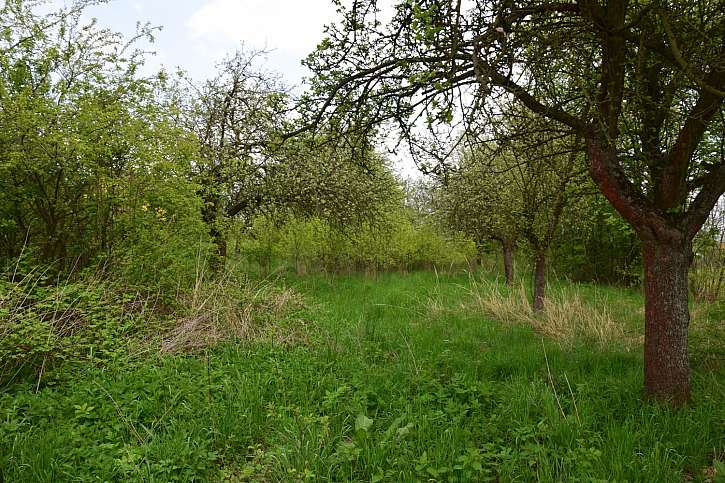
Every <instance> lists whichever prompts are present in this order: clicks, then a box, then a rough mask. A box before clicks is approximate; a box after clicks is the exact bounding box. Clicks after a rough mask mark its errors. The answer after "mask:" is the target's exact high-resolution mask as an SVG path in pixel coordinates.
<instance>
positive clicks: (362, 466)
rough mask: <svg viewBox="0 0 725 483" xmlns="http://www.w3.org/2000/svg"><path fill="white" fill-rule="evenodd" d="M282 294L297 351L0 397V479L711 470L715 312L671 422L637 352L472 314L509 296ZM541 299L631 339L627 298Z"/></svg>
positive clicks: (340, 289) (206, 357)
mask: <svg viewBox="0 0 725 483" xmlns="http://www.w3.org/2000/svg"><path fill="white" fill-rule="evenodd" d="M287 284H288V285H291V286H292V287H293V288H294V289H295V290H296V291H298V292H300V293H302V294H303V296H304V297H305V300H306V308H304V309H302V311H301V312H296V313H294V314H293V315H290V316H288V317H294V318H296V319H300V320H302V323H303V324H302V325H303V326H304V327H306V330H307V331H308V336H307V337H305V338H299V337H296V338H291V339H290V340H287V339H285V338H284V337H277V338H275V339H274V340H272V339H261V340H237V341H228V342H225V343H221V344H219V345H216V346H214V347H210V348H206V349H199V350H197V351H196V352H194V353H192V354H184V353H180V354H163V353H160V354H159V355H158V356H155V357H153V358H150V359H145V360H143V361H134V362H128V363H123V364H120V363H119V364H117V365H111V366H108V367H104V368H100V367H98V368H96V367H92V368H86V369H84V370H83V371H82V372H79V371H78V370H74V371H71V372H68V373H63V372H62V371H58V373H57V374H55V375H54V379H49V380H53V381H54V384H53V385H48V386H45V387H42V388H41V389H40V390H39V391H38V392H37V393H36V392H35V391H34V389H35V386H34V384H33V383H31V382H28V383H27V384H20V385H17V386H15V387H14V388H12V389H10V390H9V391H7V392H6V393H5V394H2V395H0V437H1V439H0V475H2V477H3V478H4V481H13V482H22V481H48V482H50V481H54V482H55V481H159V482H160V481H366V482H370V481H396V482H397V481H657V482H669V481H672V482H675V481H686V480H687V481H713V480H714V479H715V478H718V477H719V476H721V475H722V473H720V475H717V468H721V471H722V465H721V463H720V462H722V461H723V460H724V459H725V368H724V366H723V363H722V359H721V357H722V356H723V352H722V339H721V337H722V331H721V329H722V318H719V319H718V317H721V314H718V313H714V315H713V314H710V313H707V311H704V310H702V311H701V312H702V315H701V318H702V320H703V321H704V322H698V323H693V344H692V345H693V347H692V350H693V366H694V368H693V369H694V374H693V399H694V402H693V403H692V404H691V405H690V406H688V407H686V408H684V409H681V410H673V409H670V408H668V407H664V406H659V405H655V404H650V403H647V402H644V401H643V400H642V397H641V393H642V356H641V350H640V349H636V350H633V349H632V348H631V347H628V346H627V344H614V343H613V344H611V345H610V346H608V345H603V344H601V343H597V342H596V341H593V340H590V339H588V338H586V337H582V338H580V339H579V338H577V339H576V340H575V341H574V342H573V343H572V342H571V341H568V342H567V343H562V342H561V341H560V340H557V338H556V337H553V336H551V335H549V336H546V337H545V336H543V335H542V332H541V331H540V330H535V329H534V328H533V327H532V326H531V325H529V324H526V323H517V322H516V321H509V322H503V321H498V320H494V319H493V317H491V316H490V314H489V313H487V312H486V311H485V310H478V309H477V308H476V301H477V300H478V299H480V297H481V296H486V294H483V295H482V294H481V291H482V290H484V291H487V290H488V291H490V290H493V289H494V288H496V290H498V291H499V292H500V294H501V296H504V297H505V296H507V294H508V293H507V292H506V290H507V289H506V288H505V287H502V286H500V285H498V284H497V282H495V281H491V280H488V281H486V282H485V283H483V282H482V281H481V280H480V279H475V278H471V277H469V276H468V275H447V274H436V273H432V272H417V273H412V274H408V275H399V274H383V275H379V276H377V277H374V278H371V277H365V276H361V275H350V276H335V277H327V276H308V277H304V278H291V277H290V278H289V279H288V280H287ZM551 289H552V290H553V291H554V293H560V294H563V293H576V295H577V296H578V297H579V298H580V299H581V300H582V301H583V303H584V304H585V305H586V306H587V307H589V308H590V309H591V310H597V308H602V307H606V308H607V310H608V314H609V315H608V316H609V317H610V318H611V319H612V320H614V321H617V322H618V323H621V324H622V325H623V327H622V333H623V334H627V335H632V334H637V333H641V325H642V311H641V304H642V301H641V297H640V295H639V294H638V293H637V292H636V291H631V290H624V289H615V288H604V287H598V286H594V285H576V286H574V285H573V284H570V283H567V282H553V283H552V284H551ZM557 291H558V292H557ZM477 297H478V299H477ZM300 320H296V321H294V323H292V322H291V321H290V320H282V321H279V327H280V328H281V329H278V331H279V330H284V327H286V326H288V325H289V326H290V327H294V328H295V330H299V327H300ZM698 320H699V319H698ZM701 326H702V327H704V329H702V330H700V328H701ZM705 329H706V330H707V331H705ZM708 331H709V332H708ZM695 332H697V333H696V334H695ZM718 337H720V339H719V341H718ZM713 338H714V339H715V340H713ZM0 479H2V478H0Z"/></svg>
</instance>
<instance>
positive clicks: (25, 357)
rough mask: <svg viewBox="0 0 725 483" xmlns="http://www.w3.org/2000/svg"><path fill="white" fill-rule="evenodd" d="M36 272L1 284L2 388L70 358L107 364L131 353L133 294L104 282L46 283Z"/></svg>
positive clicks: (0, 356)
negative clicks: (120, 292)
mask: <svg viewBox="0 0 725 483" xmlns="http://www.w3.org/2000/svg"><path fill="white" fill-rule="evenodd" d="M48 282H49V280H47V279H46V278H45V277H44V275H43V274H38V273H34V274H31V275H28V276H25V277H23V279H22V280H20V281H18V282H9V281H2V282H0V361H2V362H0V387H2V386H5V385H7V384H8V383H11V382H13V381H14V380H16V379H18V378H19V377H22V376H23V375H27V374H32V373H36V374H37V375H38V377H42V375H43V372H45V371H48V370H50V369H52V368H53V367H55V366H56V365H58V364H60V363H62V362H66V361H81V360H84V361H90V362H93V363H101V362H105V361H110V360H114V359H116V358H118V357H119V356H121V355H122V354H125V353H126V350H125V343H126V336H127V334H128V333H129V332H130V331H131V330H132V329H133V326H134V324H133V315H131V314H127V313H125V311H124V309H123V307H124V303H126V304H128V305H130V306H133V305H134V303H136V302H135V300H134V297H133V296H132V295H127V296H122V295H118V293H117V292H115V291H113V290H111V289H110V287H109V286H108V285H107V284H104V283H101V282H95V283H89V282H66V283H61V284H58V285H46V284H47V283H48Z"/></svg>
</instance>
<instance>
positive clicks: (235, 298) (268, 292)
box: [161, 277, 307, 353]
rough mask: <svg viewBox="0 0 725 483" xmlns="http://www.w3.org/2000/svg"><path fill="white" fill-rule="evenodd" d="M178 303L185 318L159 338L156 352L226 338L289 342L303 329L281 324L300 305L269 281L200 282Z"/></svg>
mask: <svg viewBox="0 0 725 483" xmlns="http://www.w3.org/2000/svg"><path fill="white" fill-rule="evenodd" d="M181 302H182V304H183V305H184V306H186V307H187V313H188V315H186V316H185V317H182V318H180V319H178V320H177V322H176V325H175V326H174V327H173V328H172V329H171V330H169V331H168V332H167V333H166V334H165V335H164V336H163V338H162V340H161V351H162V352H167V353H175V352H184V351H194V350H197V349H201V348H205V347H209V346H213V345H215V344H218V343H219V342H222V341H225V340H231V339H241V340H250V339H264V340H272V341H274V342H278V343H285V344H289V343H297V342H301V341H305V340H306V337H307V336H306V331H304V330H302V328H301V327H299V326H295V324H291V323H290V320H287V319H288V318H289V315H290V314H291V313H292V312H294V311H295V310H298V309H300V308H301V307H302V306H303V301H302V297H301V295H300V294H298V293H297V292H295V291H293V290H292V289H289V288H287V289H282V288H279V287H277V286H275V285H274V284H273V283H271V282H269V281H262V282H257V283H252V282H249V281H244V280H236V279H231V278H228V277H224V278H222V279H220V280H217V281H214V282H204V281H201V280H200V281H199V282H198V283H197V284H196V286H195V287H194V290H193V291H192V293H191V294H190V295H188V296H186V297H185V298H184V299H183V300H182V301H181ZM283 321H284V323H283ZM298 322H299V321H298ZM298 325H299V324H298Z"/></svg>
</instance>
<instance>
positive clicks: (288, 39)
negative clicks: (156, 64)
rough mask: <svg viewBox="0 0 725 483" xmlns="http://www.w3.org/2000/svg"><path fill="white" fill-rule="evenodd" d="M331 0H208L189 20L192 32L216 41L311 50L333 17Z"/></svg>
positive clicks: (289, 50)
mask: <svg viewBox="0 0 725 483" xmlns="http://www.w3.org/2000/svg"><path fill="white" fill-rule="evenodd" d="M331 3H332V2H331V1H330V0H304V1H302V0H207V1H206V2H205V3H204V5H202V6H201V7H200V8H199V9H197V10H196V11H195V12H194V13H193V14H192V15H191V17H190V18H189V19H188V21H187V27H188V28H189V29H190V31H191V33H192V35H193V36H194V37H195V38H197V39H199V40H201V41H204V42H207V43H210V44H216V45H223V44H232V43H238V42H240V41H244V42H245V43H246V44H249V45H250V46H251V47H254V48H263V47H264V48H267V49H277V50H280V51H285V52H286V53H294V54H295V55H296V56H297V57H298V58H302V57H304V56H305V55H306V54H308V53H309V52H311V51H312V50H313V49H314V48H315V46H316V45H317V43H318V42H319V41H320V40H322V37H323V26H324V25H325V23H327V22H330V20H331V19H333V18H334V13H335V10H334V7H333V6H332V5H331Z"/></svg>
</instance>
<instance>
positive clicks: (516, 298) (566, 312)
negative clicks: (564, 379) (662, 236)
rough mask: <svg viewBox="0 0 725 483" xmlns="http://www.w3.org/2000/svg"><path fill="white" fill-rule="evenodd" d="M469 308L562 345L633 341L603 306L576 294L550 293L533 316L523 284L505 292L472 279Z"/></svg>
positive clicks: (620, 323)
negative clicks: (580, 341)
mask: <svg viewBox="0 0 725 483" xmlns="http://www.w3.org/2000/svg"><path fill="white" fill-rule="evenodd" d="M470 294H471V296H470V298H469V300H470V302H469V303H468V304H469V306H470V305H473V308H474V309H477V310H480V311H482V312H484V313H485V314H486V315H488V316H490V317H492V318H494V319H496V320H499V321H501V322H504V323H507V324H528V325H531V326H532V327H534V329H535V330H536V331H537V332H539V333H541V334H543V335H545V336H547V337H550V338H552V339H555V340H557V341H559V342H560V343H561V344H562V345H572V344H574V342H575V341H577V340H582V339H585V340H592V341H594V342H595V343H596V344H598V345H600V346H607V345H610V344H611V343H624V345H625V347H629V346H630V345H631V343H633V342H635V339H633V338H632V337H631V336H628V335H627V334H626V332H625V330H624V327H625V324H624V323H623V322H621V321H618V320H616V319H614V318H613V317H612V314H611V313H610V311H609V310H608V309H607V308H606V306H604V307H593V306H591V305H589V304H587V303H586V302H585V301H584V300H583V299H582V298H581V297H580V296H579V295H578V294H576V293H564V292H563V291H552V290H550V291H549V293H548V294H547V298H546V300H545V302H544V309H543V310H542V311H541V312H540V313H535V312H534V311H533V309H532V307H531V302H530V301H529V298H528V296H527V293H526V289H525V288H524V286H523V285H521V286H519V287H517V288H512V289H510V290H509V289H505V288H502V287H501V286H500V285H498V284H496V283H493V282H487V281H475V280H472V283H471V288H470Z"/></svg>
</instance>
